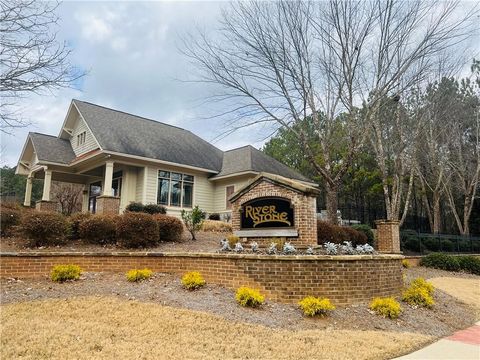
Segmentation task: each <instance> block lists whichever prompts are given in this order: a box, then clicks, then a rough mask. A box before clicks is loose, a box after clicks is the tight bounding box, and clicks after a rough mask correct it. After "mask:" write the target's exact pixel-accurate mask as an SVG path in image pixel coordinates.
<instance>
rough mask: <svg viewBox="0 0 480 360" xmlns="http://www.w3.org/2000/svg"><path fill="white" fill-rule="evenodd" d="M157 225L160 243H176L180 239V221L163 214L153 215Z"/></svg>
mask: <svg viewBox="0 0 480 360" xmlns="http://www.w3.org/2000/svg"><path fill="white" fill-rule="evenodd" d="M153 218H154V219H155V221H156V222H157V224H158V232H159V236H160V241H178V240H180V239H181V238H182V234H183V223H182V222H181V221H180V219H177V218H176V217H173V216H168V215H164V214H156V215H153Z"/></svg>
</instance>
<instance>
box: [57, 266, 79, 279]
mask: <svg viewBox="0 0 480 360" xmlns="http://www.w3.org/2000/svg"><path fill="white" fill-rule="evenodd" d="M81 274H82V269H81V268H80V266H78V265H56V266H54V267H53V269H52V272H51V273H50V278H51V279H52V281H55V282H64V281H67V280H78V279H79V278H80V275H81Z"/></svg>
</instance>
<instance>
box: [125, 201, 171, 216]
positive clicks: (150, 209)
mask: <svg viewBox="0 0 480 360" xmlns="http://www.w3.org/2000/svg"><path fill="white" fill-rule="evenodd" d="M125 210H126V211H130V212H140V213H147V214H150V215H154V214H166V213H167V209H166V208H165V206H162V205H158V204H147V205H143V204H142V203H139V202H131V203H130V204H128V205H127V207H126V208H125Z"/></svg>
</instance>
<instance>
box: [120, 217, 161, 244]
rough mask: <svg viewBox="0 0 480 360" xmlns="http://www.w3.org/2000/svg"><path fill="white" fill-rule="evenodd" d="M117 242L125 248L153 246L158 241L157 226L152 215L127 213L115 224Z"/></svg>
mask: <svg viewBox="0 0 480 360" xmlns="http://www.w3.org/2000/svg"><path fill="white" fill-rule="evenodd" d="M116 235H117V241H118V243H119V244H120V245H121V246H123V247H126V248H139V247H143V248H145V247H150V246H155V245H157V243H158V240H159V230H158V224H157V222H156V221H155V219H154V218H153V216H152V215H149V214H142V213H136V212H127V213H125V214H123V215H122V216H120V218H119V220H118V222H117V233H116Z"/></svg>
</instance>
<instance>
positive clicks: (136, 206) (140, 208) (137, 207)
mask: <svg viewBox="0 0 480 360" xmlns="http://www.w3.org/2000/svg"><path fill="white" fill-rule="evenodd" d="M144 209H145V205H143V204H142V203H140V202H131V203H130V204H128V205H127V206H126V207H125V210H126V211H130V212H144Z"/></svg>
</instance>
